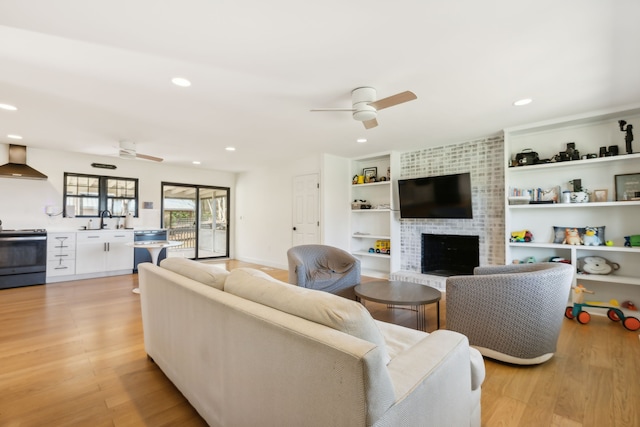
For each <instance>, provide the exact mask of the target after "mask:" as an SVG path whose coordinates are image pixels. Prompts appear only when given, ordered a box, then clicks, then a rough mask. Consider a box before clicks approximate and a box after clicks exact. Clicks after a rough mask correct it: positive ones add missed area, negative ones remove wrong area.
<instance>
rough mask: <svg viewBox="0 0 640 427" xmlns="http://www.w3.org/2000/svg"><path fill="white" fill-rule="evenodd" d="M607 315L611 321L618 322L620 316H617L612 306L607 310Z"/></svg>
mask: <svg viewBox="0 0 640 427" xmlns="http://www.w3.org/2000/svg"><path fill="white" fill-rule="evenodd" d="M607 317H608V318H609V320H611V321H613V322H619V321H620V316H618V313H617V312H616V311H615V310H614V309H612V308H611V309H609V310H607Z"/></svg>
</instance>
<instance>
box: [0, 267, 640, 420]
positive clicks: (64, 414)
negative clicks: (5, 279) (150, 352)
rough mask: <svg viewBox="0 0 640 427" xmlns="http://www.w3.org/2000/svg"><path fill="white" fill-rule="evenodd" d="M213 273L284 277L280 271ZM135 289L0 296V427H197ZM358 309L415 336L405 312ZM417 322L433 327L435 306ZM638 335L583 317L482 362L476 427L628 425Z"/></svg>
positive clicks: (639, 393)
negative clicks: (522, 362) (547, 342)
mask: <svg viewBox="0 0 640 427" xmlns="http://www.w3.org/2000/svg"><path fill="white" fill-rule="evenodd" d="M224 264H226V266H227V268H229V269H232V268H236V267H238V266H249V267H256V268H262V269H263V271H265V272H266V273H268V274H270V275H272V276H273V277H276V278H278V279H280V280H285V281H286V279H287V272H286V271H284V270H277V269H271V268H266V267H261V266H256V265H253V264H246V263H241V262H237V261H227V262H226V263H224ZM363 280H367V279H366V278H365V279H363ZM136 286H137V275H126V276H117V277H110V278H101V279H91V280H81V281H74V282H62V283H56V284H50V285H46V286H31V287H26V288H16V289H5V290H0V325H1V326H2V327H1V328H0V390H1V393H0V426H11V427H14V426H92V427H101V426H118V427H120V426H165V425H166V426H204V425H206V424H205V422H204V421H203V420H202V419H201V418H200V417H199V416H198V414H197V413H196V412H195V410H194V409H193V408H192V407H191V406H190V405H189V403H188V402H187V401H186V400H185V399H184V397H183V396H182V395H181V394H180V392H179V391H178V390H177V389H176V388H175V387H174V386H173V385H172V384H171V383H170V382H169V381H168V380H167V379H166V377H165V376H164V375H163V374H162V372H161V371H160V370H159V368H158V367H157V366H156V365H155V364H153V362H151V361H150V360H148V359H147V357H146V353H145V351H144V345H143V336H142V324H141V317H140V304H139V296H138V295H136V294H133V293H132V292H131V289H132V288H134V287H136ZM366 306H367V308H368V309H369V310H370V311H371V312H372V314H373V316H374V317H375V318H377V319H380V320H385V321H391V322H395V323H398V324H403V325H405V326H408V327H415V322H416V319H415V312H412V311H410V310H406V309H393V310H388V309H387V308H386V306H384V305H381V304H376V303H372V302H366ZM441 306H442V307H441V308H442V310H441V321H442V327H443V328H445V327H446V303H444V302H443V303H441ZM427 322H428V330H433V329H434V328H435V325H436V322H435V305H429V306H428V307H427ZM638 338H639V335H638V333H637V332H629V331H627V330H626V329H624V328H623V327H622V326H621V325H619V324H615V323H613V322H611V321H609V320H608V319H607V318H605V317H598V316H593V317H592V320H591V322H590V323H589V324H588V325H580V324H578V323H577V322H575V321H569V320H565V322H564V324H563V329H562V334H561V337H560V341H559V344H558V352H557V353H556V356H555V357H554V358H553V359H551V361H549V362H547V363H545V364H543V365H540V366H535V367H517V366H511V365H506V364H501V363H497V362H493V361H491V360H488V359H486V360H485V365H486V369H487V378H486V380H485V382H484V384H483V391H482V393H483V395H482V425H483V426H487V427H489V426H570V427H574V426H576V427H577V426H598V427H601V426H638V427H640V340H639V339H638Z"/></svg>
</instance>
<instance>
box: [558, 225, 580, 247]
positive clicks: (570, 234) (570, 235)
mask: <svg viewBox="0 0 640 427" xmlns="http://www.w3.org/2000/svg"><path fill="white" fill-rule="evenodd" d="M562 243H563V244H567V245H581V244H582V239H581V238H580V233H579V232H578V229H577V228H567V229H565V230H564V240H563V241H562Z"/></svg>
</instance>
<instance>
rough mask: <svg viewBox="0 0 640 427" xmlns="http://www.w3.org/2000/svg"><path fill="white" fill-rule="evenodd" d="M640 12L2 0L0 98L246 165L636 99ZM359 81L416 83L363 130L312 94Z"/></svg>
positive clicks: (80, 124)
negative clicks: (411, 97)
mask: <svg viewBox="0 0 640 427" xmlns="http://www.w3.org/2000/svg"><path fill="white" fill-rule="evenodd" d="M639 20H640V2H638V1H637V0H563V1H557V0H520V1H513V0H485V1H477V0H457V1H456V0H451V1H435V0H395V1H389V0H367V1H364V0H350V1H347V0H324V1H317V2H307V1H299V0H271V1H264V0H245V1H241V0H236V1H231V0H227V1H225V0H163V1H157V0H135V1H132V0H110V1H102V2H94V1H86V0H56V1H49V0H0V103H6V104H12V105H15V106H16V107H18V111H14V112H9V111H4V110H0V143H5V144H8V143H19V144H22V145H26V146H28V147H39V148H49V149H61V150H68V151H74V152H82V153H90V154H99V155H116V153H117V144H118V141H119V140H121V139H127V140H131V141H135V142H136V143H137V148H138V152H140V153H144V154H150V155H154V156H159V157H163V158H164V159H165V162H167V163H171V164H178V165H190V164H191V161H192V160H200V161H202V165H201V166H200V167H203V168H211V169H218V170H225V171H243V170H249V169H252V168H255V167H258V166H260V165H264V164H270V165H277V164H281V162H285V161H295V159H297V158H301V157H305V156H307V155H310V154H312V153H321V152H322V153H331V154H334V155H339V156H347V157H355V156H359V155H364V154H368V153H373V152H380V151H385V150H389V149H395V150H400V151H405V150H412V149H416V148H422V147H428V146H435V145H444V144H449V143H455V142H462V141H467V140H470V139H474V138H479V137H485V136H489V135H493V134H496V133H497V132H499V131H500V130H501V129H503V128H505V127H511V126H515V125H520V124H525V123H530V122H536V121H539V120H546V119H551V118H554V117H558V116H563V115H569V114H578V113H582V112H587V111H592V110H599V109H604V108H609V107H617V106H624V105H629V104H633V103H637V102H638V101H640V45H639V43H640V22H639ZM176 76H181V77H185V78H188V79H189V80H191V82H192V86H191V87H189V88H179V87H177V86H174V85H172V84H171V83H170V80H171V78H172V77H176ZM359 86H373V87H375V88H376V89H377V91H378V98H383V97H386V96H389V95H393V94H395V93H398V92H401V91H404V90H411V91H413V92H414V93H415V94H416V95H417V96H418V99H417V100H415V101H411V102H408V103H405V104H402V105H398V106H395V107H393V108H389V109H385V110H382V111H380V112H379V113H378V122H379V126H378V127H377V128H374V129H370V130H365V129H364V127H363V125H362V123H359V122H356V121H355V120H353V119H352V118H351V114H350V113H348V112H324V113H312V112H310V111H309V110H310V109H312V108H318V107H344V108H349V107H350V106H351V101H350V92H351V90H352V89H354V88H356V87H359ZM524 97H531V98H533V99H534V102H533V103H532V104H530V105H529V106H527V107H514V106H512V102H513V101H515V100H517V99H520V98H524ZM7 134H19V135H22V136H23V137H24V139H23V140H21V141H19V142H16V141H13V140H10V139H8V138H7ZM360 137H365V138H367V139H368V142H367V143H366V144H358V143H356V139H357V138H360ZM227 146H234V147H236V151H235V152H227V151H225V149H224V148H225V147H227ZM131 161H142V160H131ZM0 163H4V162H3V161H2V159H0Z"/></svg>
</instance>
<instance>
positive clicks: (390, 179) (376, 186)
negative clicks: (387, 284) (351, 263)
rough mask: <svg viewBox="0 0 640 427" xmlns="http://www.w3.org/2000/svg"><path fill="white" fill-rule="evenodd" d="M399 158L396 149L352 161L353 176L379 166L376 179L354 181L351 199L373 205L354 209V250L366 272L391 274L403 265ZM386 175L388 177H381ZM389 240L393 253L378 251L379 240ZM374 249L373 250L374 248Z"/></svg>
mask: <svg viewBox="0 0 640 427" xmlns="http://www.w3.org/2000/svg"><path fill="white" fill-rule="evenodd" d="M398 164H399V161H398V159H397V155H396V154H395V153H391V152H389V153H382V154H378V155H373V156H367V157H361V158H357V159H353V160H352V161H351V172H352V176H358V175H363V170H364V169H371V168H376V182H369V183H362V184H353V183H351V184H350V189H351V191H350V196H351V200H350V201H349V205H350V206H351V204H352V203H353V202H354V201H356V200H357V201H361V200H365V201H366V204H367V205H371V208H370V209H353V208H352V209H351V214H350V230H351V238H350V251H351V253H352V254H353V255H354V256H356V257H358V258H359V259H360V262H361V267H362V274H363V275H365V276H372V277H381V278H388V277H389V274H390V273H391V272H392V271H394V269H395V270H398V268H399V265H400V247H399V246H400V225H399V220H398V218H396V216H397V214H396V212H394V206H395V204H394V191H396V188H395V187H396V186H397V181H396V180H395V179H394V178H395V177H394V175H393V173H394V170H395V171H396V173H397V172H398ZM381 177H384V178H385V180H384V181H380V178H381ZM378 240H388V241H389V242H390V245H391V253H390V254H382V253H376V252H375V245H376V241H378ZM371 249H373V252H371Z"/></svg>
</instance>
